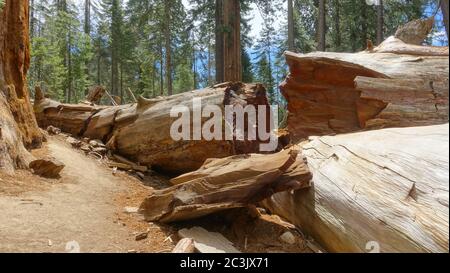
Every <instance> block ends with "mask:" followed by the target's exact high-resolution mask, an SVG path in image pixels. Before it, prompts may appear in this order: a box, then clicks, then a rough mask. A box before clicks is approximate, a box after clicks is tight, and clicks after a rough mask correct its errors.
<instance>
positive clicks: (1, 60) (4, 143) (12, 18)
mask: <svg viewBox="0 0 450 273" xmlns="http://www.w3.org/2000/svg"><path fill="white" fill-rule="evenodd" d="M28 4H29V2H28V0H20V1H18V0H7V1H6V2H5V5H4V7H3V10H2V11H0V172H7V173H13V172H14V169H16V168H28V163H29V161H30V159H31V155H30V154H29V153H28V152H27V151H26V150H25V147H28V148H35V147H40V145H41V144H42V140H43V136H42V134H41V132H40V130H39V128H38V127H37V123H36V119H35V117H34V114H33V110H32V108H31V104H30V99H29V93H28V89H27V80H26V74H27V71H28V68H29V65H30V52H29V50H30V43H29V17H28V15H29V10H28V8H29V5H28Z"/></svg>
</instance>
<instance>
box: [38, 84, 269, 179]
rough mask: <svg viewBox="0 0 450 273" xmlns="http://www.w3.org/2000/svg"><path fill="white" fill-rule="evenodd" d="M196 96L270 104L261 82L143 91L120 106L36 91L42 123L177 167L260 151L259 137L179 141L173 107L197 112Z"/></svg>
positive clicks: (145, 161)
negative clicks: (154, 95)
mask: <svg viewBox="0 0 450 273" xmlns="http://www.w3.org/2000/svg"><path fill="white" fill-rule="evenodd" d="M194 98H196V99H198V98H200V99H201V104H202V109H203V108H204V107H205V106H206V105H208V104H210V105H218V106H220V107H221V108H222V109H223V107H224V106H225V105H234V104H239V105H242V106H243V107H245V105H247V104H250V105H255V106H256V105H265V106H267V105H268V104H269V102H268V100H267V97H266V91H265V89H264V87H262V86H261V85H243V84H233V85H227V86H225V85H224V86H216V87H213V88H206V89H204V90H200V91H197V92H186V93H182V94H179V95H174V96H171V97H165V98H158V99H151V100H147V99H144V98H142V97H141V98H139V100H138V103H137V104H131V105H130V104H127V105H121V106H114V107H108V106H90V105H86V104H80V105H69V104H61V103H59V102H55V101H52V100H50V99H46V98H44V96H43V94H39V93H36V98H35V105H34V110H35V114H36V117H37V120H38V122H39V125H40V126H41V127H44V128H46V127H47V126H49V125H52V126H55V127H58V128H60V129H61V130H62V131H64V132H67V133H70V134H73V135H75V136H83V137H88V138H90V139H100V140H102V141H104V142H105V143H108V147H109V148H110V149H111V150H112V151H113V152H115V153H118V154H120V155H122V156H125V157H127V158H129V159H131V160H133V161H134V162H137V163H139V164H142V165H145V166H152V167H154V168H156V169H159V170H162V171H167V172H172V173H185V172H188V171H193V170H195V169H197V168H199V167H200V166H201V165H202V164H203V162H204V161H205V160H206V159H208V158H222V157H226V156H230V155H233V154H242V153H251V152H258V151H259V145H260V143H261V141H259V140H244V141H240V140H237V139H236V140H230V141H227V140H213V141H206V140H204V138H201V139H200V140H181V141H175V140H174V139H173V138H172V137H171V135H170V128H171V126H172V124H173V122H174V121H176V120H177V119H178V117H177V118H172V117H170V111H171V109H172V108H173V107H175V106H179V105H180V104H182V105H184V106H186V107H188V108H189V110H190V111H191V112H192V109H193V99H194ZM256 108H258V107H257V106H256ZM257 110H258V109H257ZM191 112H190V113H189V115H190V116H192V113H191ZM222 112H223V111H222ZM258 113H259V112H258ZM266 115H269V112H268V111H267V112H266ZM267 118H269V117H268V116H267ZM192 119H194V118H192ZM222 119H223V117H222ZM202 120H203V122H204V121H205V120H206V119H202ZM190 122H191V123H193V122H194V121H192V120H191V121H190ZM257 127H258V124H257ZM257 127H256V128H257ZM220 128H222V127H220ZM222 130H224V129H223V128H222ZM246 130H247V129H246ZM256 130H257V129H256ZM222 136H224V133H223V132H222ZM191 138H192V133H191Z"/></svg>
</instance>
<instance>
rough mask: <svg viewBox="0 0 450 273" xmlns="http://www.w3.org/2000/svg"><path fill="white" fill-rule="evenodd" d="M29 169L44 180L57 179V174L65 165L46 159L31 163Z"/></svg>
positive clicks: (52, 159)
mask: <svg viewBox="0 0 450 273" xmlns="http://www.w3.org/2000/svg"><path fill="white" fill-rule="evenodd" d="M29 167H30V168H31V169H33V171H34V174H36V175H40V176H42V177H46V178H59V173H60V172H61V171H62V170H63V169H64V167H65V165H64V164H63V163H62V162H60V161H58V160H56V159H54V158H46V159H38V160H34V161H32V162H31V163H30V165H29Z"/></svg>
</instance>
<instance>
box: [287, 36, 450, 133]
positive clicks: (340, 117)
mask: <svg viewBox="0 0 450 273" xmlns="http://www.w3.org/2000/svg"><path fill="white" fill-rule="evenodd" d="M407 54H408V55H407ZM286 58H287V63H288V65H289V67H290V70H291V75H290V76H289V77H288V78H287V79H286V81H285V82H284V83H283V84H282V87H281V90H282V93H283V95H284V96H285V97H286V99H287V101H288V109H289V112H290V115H289V119H288V129H289V131H290V133H291V134H292V137H293V139H295V140H299V139H302V138H306V137H308V136H311V135H330V134H331V135H332V134H339V133H348V132H353V131H359V130H362V129H379V128H385V127H405V126H421V125H431V124H442V123H445V122H448V73H449V71H448V47H446V48H439V47H426V46H416V45H408V44H405V43H403V42H401V41H400V40H398V39H396V38H394V37H391V38H389V39H387V40H386V42H384V43H382V44H381V45H380V46H379V47H377V48H375V49H374V50H373V51H371V52H368V51H365V52H360V53H357V54H353V53H321V52H317V53H310V54H306V55H297V54H294V53H289V52H288V53H286ZM386 60H389V61H386ZM418 60H420V61H418ZM393 63H395V67H393V66H392V64H393ZM363 77H364V78H363Z"/></svg>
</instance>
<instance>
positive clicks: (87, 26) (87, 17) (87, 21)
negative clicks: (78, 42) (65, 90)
mask: <svg viewBox="0 0 450 273" xmlns="http://www.w3.org/2000/svg"><path fill="white" fill-rule="evenodd" d="M84 34H85V35H86V36H87V37H89V38H90V36H91V0H85V3H84ZM84 66H85V69H84V73H85V74H86V76H87V80H88V82H89V80H90V75H89V61H88V60H86V62H85V63H84ZM88 92H89V90H88V88H86V90H85V95H87V94H88Z"/></svg>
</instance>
